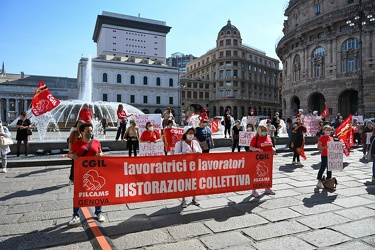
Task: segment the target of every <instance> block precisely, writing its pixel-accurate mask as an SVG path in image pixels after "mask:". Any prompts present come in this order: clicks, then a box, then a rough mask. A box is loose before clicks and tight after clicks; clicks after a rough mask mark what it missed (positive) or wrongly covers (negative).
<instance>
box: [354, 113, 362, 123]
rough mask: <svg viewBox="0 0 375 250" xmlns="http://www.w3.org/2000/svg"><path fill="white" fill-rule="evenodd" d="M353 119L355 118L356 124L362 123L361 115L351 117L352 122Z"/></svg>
mask: <svg viewBox="0 0 375 250" xmlns="http://www.w3.org/2000/svg"><path fill="white" fill-rule="evenodd" d="M354 118H357V122H360V123H363V116H361V115H356V116H354V115H353V116H352V121H353V120H354Z"/></svg>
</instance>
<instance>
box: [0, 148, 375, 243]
mask: <svg viewBox="0 0 375 250" xmlns="http://www.w3.org/2000/svg"><path fill="white" fill-rule="evenodd" d="M228 150H229V148H220V149H216V150H215V151H219V152H228ZM117 153H119V152H117ZM306 154H307V160H306V161H303V164H304V166H303V167H297V166H294V165H292V164H290V163H291V161H292V159H291V157H292V154H291V153H290V152H284V153H278V154H277V155H276V156H275V159H274V169H273V171H274V173H273V190H274V191H275V192H276V195H274V196H270V195H264V194H262V193H263V192H261V191H262V190H259V191H260V194H261V196H260V197H259V198H254V197H253V196H251V195H250V194H251V192H250V191H242V192H233V193H225V194H216V195H208V196H199V197H198V200H199V201H200V203H201V205H200V207H196V206H193V205H189V206H188V207H187V208H186V209H184V210H182V209H181V208H180V200H179V199H170V200H161V201H151V202H144V203H134V204H127V205H114V206H107V207H104V209H103V210H104V214H105V217H106V219H107V222H105V223H102V227H103V228H102V229H103V231H104V232H105V234H106V235H107V236H108V237H109V240H110V242H111V243H112V244H113V246H115V248H117V249H145V250H151V249H152V250H158V249H167V250H168V249H171V250H172V249H173V250H175V249H179V250H183V249H189V250H191V249H340V250H343V249H350V250H352V249H375V182H371V174H372V173H371V172H372V169H371V167H372V163H367V162H365V161H362V160H360V158H361V156H362V153H361V152H360V151H359V149H353V150H352V152H351V155H350V157H344V165H345V169H344V170H343V171H341V172H334V173H333V175H334V176H336V177H337V179H338V186H337V189H336V191H333V192H330V191H327V190H319V189H316V188H315V184H316V180H315V179H316V175H317V172H318V169H319V165H320V164H319V163H320V154H319V153H318V152H317V151H308V152H307V153H306ZM41 165H42V166H36V167H19V168H12V169H10V170H9V172H8V173H6V174H0V224H1V227H0V249H45V248H48V249H97V248H95V247H94V246H93V245H92V244H91V243H90V241H89V236H88V235H87V234H86V232H85V229H84V227H83V226H78V227H73V228H71V227H68V226H67V222H68V221H69V220H70V219H71V214H72V197H73V186H69V185H67V183H68V182H67V177H68V174H69V167H70V166H69V165H60V166H48V159H45V161H43V162H41ZM188 201H190V200H188ZM90 209H91V210H92V209H93V208H90Z"/></svg>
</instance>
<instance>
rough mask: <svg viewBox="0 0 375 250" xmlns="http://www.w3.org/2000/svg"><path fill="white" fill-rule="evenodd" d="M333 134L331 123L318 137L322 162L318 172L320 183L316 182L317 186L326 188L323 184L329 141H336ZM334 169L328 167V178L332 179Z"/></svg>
mask: <svg viewBox="0 0 375 250" xmlns="http://www.w3.org/2000/svg"><path fill="white" fill-rule="evenodd" d="M331 134H332V127H331V126H329V125H325V126H324V127H323V135H322V136H320V137H319V139H318V149H319V150H320V151H321V162H320V169H319V172H318V176H317V179H318V183H317V184H316V187H317V188H324V185H323V182H322V181H323V173H324V171H325V170H326V168H327V166H328V142H330V141H334V140H333V137H332V136H331ZM331 177H332V171H328V169H327V179H331Z"/></svg>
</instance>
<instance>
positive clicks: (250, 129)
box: [245, 123, 255, 152]
mask: <svg viewBox="0 0 375 250" xmlns="http://www.w3.org/2000/svg"><path fill="white" fill-rule="evenodd" d="M246 132H255V127H254V125H253V124H251V123H248V124H247V125H246ZM245 151H246V152H250V146H245Z"/></svg>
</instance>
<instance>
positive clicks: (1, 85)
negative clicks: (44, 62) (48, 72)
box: [0, 70, 78, 123]
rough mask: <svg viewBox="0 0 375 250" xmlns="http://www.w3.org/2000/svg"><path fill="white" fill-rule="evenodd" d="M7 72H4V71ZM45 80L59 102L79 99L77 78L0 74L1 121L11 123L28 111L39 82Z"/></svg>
mask: <svg viewBox="0 0 375 250" xmlns="http://www.w3.org/2000/svg"><path fill="white" fill-rule="evenodd" d="M2 71H3V72H5V71H4V70H2ZM40 80H43V81H44V83H45V84H46V85H47V87H48V89H49V90H50V91H51V93H52V95H54V96H55V97H56V98H57V99H59V100H69V99H77V97H78V95H77V93H78V91H77V90H78V88H77V79H76V78H67V77H55V76H37V75H25V74H24V73H23V72H21V74H6V73H1V74H0V120H1V121H4V122H5V121H7V122H8V123H11V122H12V121H14V120H15V119H17V118H18V116H19V114H20V113H21V112H22V111H26V110H28V109H29V108H31V107H30V105H31V100H32V99H33V97H34V92H35V90H36V89H37V87H38V84H39V81H40Z"/></svg>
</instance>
